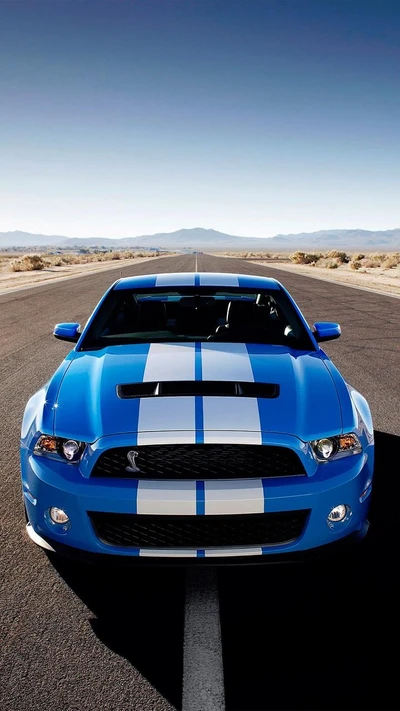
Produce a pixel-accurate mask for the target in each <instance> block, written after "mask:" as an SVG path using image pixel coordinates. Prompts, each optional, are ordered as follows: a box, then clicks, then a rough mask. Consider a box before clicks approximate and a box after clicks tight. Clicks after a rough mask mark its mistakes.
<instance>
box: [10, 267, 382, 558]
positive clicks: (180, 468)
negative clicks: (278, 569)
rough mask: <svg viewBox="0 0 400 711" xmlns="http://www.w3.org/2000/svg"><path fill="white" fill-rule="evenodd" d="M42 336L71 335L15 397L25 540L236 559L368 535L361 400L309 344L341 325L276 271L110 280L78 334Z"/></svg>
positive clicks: (58, 546) (369, 457)
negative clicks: (48, 372)
mask: <svg viewBox="0 0 400 711" xmlns="http://www.w3.org/2000/svg"><path fill="white" fill-rule="evenodd" d="M54 335H55V336H56V337H57V338H59V339H63V340H66V341H70V342H73V343H75V344H76V345H75V347H74V349H73V350H72V351H71V352H70V353H69V354H68V355H67V357H66V358H65V360H64V361H63V363H62V364H61V365H60V367H59V368H58V370H57V371H56V372H55V374H54V375H53V377H52V378H51V379H50V381H49V382H48V383H47V384H46V385H45V386H44V387H43V388H42V389H41V390H39V392H37V393H36V394H35V395H34V396H33V397H32V398H31V399H30V400H29V402H28V404H27V406H26V410H25V415H24V419H23V425H22V438H21V469H22V488H23V496H24V503H25V509H26V516H27V531H28V533H29V535H30V537H31V538H32V540H34V541H35V542H36V543H38V544H39V545H40V546H42V547H44V548H46V549H47V550H50V551H56V552H64V553H67V554H68V553H75V554H78V555H83V554H84V555H86V554H108V555H109V556H110V554H112V555H113V556H120V557H125V559H126V558H128V557H135V556H136V557H137V556H139V557H147V558H149V557H151V558H152V559H153V561H154V562H157V561H158V562H162V559H163V558H171V557H175V558H180V559H181V560H182V559H190V558H206V559H207V558H208V559H210V558H213V559H214V560H215V559H216V558H220V559H223V558H228V557H229V559H230V560H232V556H236V557H237V562H239V559H240V558H242V559H243V560H244V557H246V560H247V561H248V562H251V560H254V561H256V560H261V558H255V556H264V559H268V558H269V559H270V560H273V559H274V557H275V560H277V559H279V557H280V556H281V555H282V554H291V555H293V554H299V553H300V554H304V552H307V551H310V549H311V550H312V551H313V552H315V549H317V550H319V551H320V550H327V549H329V548H331V547H330V546H329V545H328V544H331V543H337V542H342V541H341V539H346V540H347V542H349V541H350V540H354V539H357V540H358V539H360V538H362V537H363V535H364V534H365V533H366V530H367V528H368V522H367V513H368V506H369V495H370V492H371V487H372V476H373V451H374V441H373V427H372V421H371V415H370V411H369V407H368V404H367V402H366V400H365V399H364V397H363V396H362V395H360V394H359V393H358V392H357V391H356V390H354V389H353V388H352V387H350V385H348V384H347V383H346V382H345V381H344V379H343V377H342V376H341V375H340V373H339V372H338V370H337V369H336V367H335V366H334V365H333V363H332V362H331V361H330V359H329V358H328V356H327V355H326V354H325V353H324V351H323V350H322V349H321V347H320V345H319V343H320V342H322V341H327V340H330V339H333V338H337V337H338V336H339V335H340V327H339V325H338V324H335V323H325V322H324V323H322V322H321V323H316V324H314V326H313V327H312V328H310V327H309V325H308V323H307V322H306V320H305V318H304V317H303V315H302V314H301V312H300V310H299V309H298V307H297V306H296V304H295V303H294V301H293V299H292V298H291V296H290V295H289V294H288V292H287V291H286V289H285V288H284V287H283V286H282V285H281V284H280V283H279V282H278V281H276V280H274V279H267V278H264V277H257V276H248V275H235V274H212V273H180V274H158V275H152V276H137V277H129V278H125V279H120V280H119V281H117V282H115V283H114V284H113V285H112V286H111V287H110V288H109V289H108V291H107V292H106V294H105V295H104V296H103V298H102V299H101V301H100V302H99V304H98V306H97V307H96V309H95V310H94V312H93V314H92V316H91V317H90V319H89V321H88V322H87V324H86V326H85V327H84V328H83V330H82V332H81V330H80V326H79V324H77V323H63V324H58V325H57V326H56V327H55V330H54ZM89 557H90V556H89ZM94 557H95V558H96V556H94ZM252 557H254V558H252ZM286 557H287V556H286ZM300 557H301V556H300ZM113 560H114V558H113ZM188 562H189V561H188Z"/></svg>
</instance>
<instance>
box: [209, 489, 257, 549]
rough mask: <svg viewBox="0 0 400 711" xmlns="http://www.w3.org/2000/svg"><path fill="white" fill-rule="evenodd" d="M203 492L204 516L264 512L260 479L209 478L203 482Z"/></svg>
mask: <svg viewBox="0 0 400 711" xmlns="http://www.w3.org/2000/svg"><path fill="white" fill-rule="evenodd" d="M204 493H205V515H206V516H207V515H216V514H256V513H264V491H263V485H262V481H261V479H241V480H237V481H235V480H232V481H228V480H225V481H221V480H220V481H218V480H210V481H206V482H205V484H204ZM219 555H221V554H219Z"/></svg>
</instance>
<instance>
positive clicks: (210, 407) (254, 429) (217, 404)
mask: <svg viewBox="0 0 400 711" xmlns="http://www.w3.org/2000/svg"><path fill="white" fill-rule="evenodd" d="M203 413H204V415H203V416H204V443H207V444H209V443H210V439H209V438H208V431H209V430H214V431H215V430H228V431H229V432H234V431H238V432H241V433H242V432H243V431H244V430H247V432H251V433H252V434H253V443H254V444H261V425H260V413H259V410H258V402H257V398H251V397H248V398H247V397H240V398H239V397H221V398H216V397H204V398H203Z"/></svg>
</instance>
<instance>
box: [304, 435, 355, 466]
mask: <svg viewBox="0 0 400 711" xmlns="http://www.w3.org/2000/svg"><path fill="white" fill-rule="evenodd" d="M310 444H311V447H312V448H313V451H314V454H315V456H316V458H317V459H318V460H319V461H320V462H327V461H328V459H333V457H335V456H336V455H337V454H342V455H346V454H359V452H361V451H362V447H361V442H360V440H359V439H358V437H357V435H355V434H353V433H350V434H344V435H338V436H337V437H323V438H322V439H316V440H314V441H313V442H310Z"/></svg>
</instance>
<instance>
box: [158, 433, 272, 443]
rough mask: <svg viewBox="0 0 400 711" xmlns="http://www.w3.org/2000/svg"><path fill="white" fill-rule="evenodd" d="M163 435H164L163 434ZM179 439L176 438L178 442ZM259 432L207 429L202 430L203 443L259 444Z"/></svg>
mask: <svg viewBox="0 0 400 711" xmlns="http://www.w3.org/2000/svg"><path fill="white" fill-rule="evenodd" d="M163 437H164V435H163ZM178 441H179V440H177V442H178ZM260 443H261V435H260V433H259V432H243V431H242V432H240V435H239V433H238V432H235V431H233V432H229V431H224V430H207V432H204V444H260Z"/></svg>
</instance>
